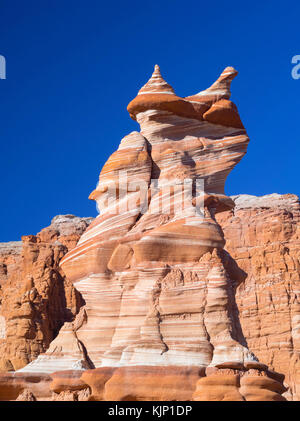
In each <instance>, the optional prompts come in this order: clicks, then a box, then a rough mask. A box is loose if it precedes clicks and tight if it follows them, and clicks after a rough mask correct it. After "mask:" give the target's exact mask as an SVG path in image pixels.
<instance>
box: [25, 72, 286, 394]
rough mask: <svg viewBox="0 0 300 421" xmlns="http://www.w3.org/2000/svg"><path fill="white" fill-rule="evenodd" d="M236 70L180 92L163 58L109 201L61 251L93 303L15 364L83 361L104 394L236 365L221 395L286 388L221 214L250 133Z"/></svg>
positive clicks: (133, 109) (223, 379)
mask: <svg viewBox="0 0 300 421" xmlns="http://www.w3.org/2000/svg"><path fill="white" fill-rule="evenodd" d="M236 74H237V72H236V71H235V70H234V69H233V68H231V67H228V68H226V69H225V70H224V71H223V73H222V74H221V76H220V77H219V78H218V80H217V81H216V82H215V83H214V84H213V85H212V86H211V87H210V88H208V89H206V90H205V91H202V92H199V93H198V94H196V95H191V96H189V97H187V98H181V97H179V96H177V95H176V94H175V92H174V90H173V88H172V87H171V86H170V85H169V84H168V83H167V82H166V81H165V80H164V79H163V78H162V76H161V74H160V70H159V67H158V66H155V70H154V73H153V75H152V77H151V78H150V80H149V81H148V82H147V83H146V85H145V86H144V87H143V88H142V89H141V90H140V91H139V93H138V95H137V97H136V98H135V99H133V100H132V101H131V102H130V104H129V105H128V111H129V113H130V116H131V117H132V118H133V119H134V120H136V121H137V122H138V123H139V125H140V128H141V130H140V132H132V133H130V134H129V135H128V136H126V137H125V138H124V139H123V140H122V141H121V143H120V146H119V148H118V150H117V151H116V152H115V153H114V154H113V155H112V156H111V157H110V158H109V159H108V161H107V162H106V164H105V165H104V167H103V169H102V171H101V174H100V178H99V183H98V186H97V188H96V190H94V191H93V192H92V194H91V195H90V198H91V199H94V200H96V201H97V204H98V207H99V209H100V211H101V214H100V215H99V216H98V217H97V218H96V219H95V220H94V221H93V222H92V223H91V225H90V226H89V228H88V229H87V230H86V231H85V233H84V234H83V235H82V236H81V238H80V240H79V242H78V244H77V246H76V247H75V248H74V249H73V250H71V251H70V252H68V253H67V254H66V255H65V256H64V258H63V259H62V261H61V263H60V264H61V267H62V269H63V271H64V273H66V275H67V279H68V280H70V281H72V282H73V284H74V286H75V288H76V289H77V290H78V291H79V292H80V293H81V294H82V296H83V298H84V300H85V303H86V304H85V308H82V310H81V311H80V312H79V314H78V315H77V316H76V319H75V321H74V322H73V323H65V325H64V326H63V327H62V329H61V330H60V332H59V334H58V336H57V337H56V338H55V340H54V341H52V343H51V345H50V348H49V349H48V351H47V352H46V353H45V354H41V355H39V357H38V358H37V359H36V360H35V361H33V362H32V363H31V364H29V365H28V366H26V367H25V368H23V369H22V370H21V372H25V373H26V372H27V373H28V372H29V373H30V372H31V373H34V372H44V373H51V372H53V371H57V370H64V371H63V372H62V374H61V375H60V374H59V372H57V373H56V374H55V376H54V384H56V386H53V387H55V388H56V387H58V386H57V384H62V385H63V384H66V380H65V379H66V377H67V378H69V377H70V378H71V379H72V378H73V379H74V384H75V385H77V386H78V375H74V374H72V373H73V372H74V369H78V370H80V371H81V370H84V372H83V374H82V376H81V380H82V381H83V382H84V385H82V384H81V386H80V387H82V388H83V389H85V388H88V389H87V390H88V391H89V393H91V395H90V398H89V399H96V400H102V399H105V400H112V399H113V400H128V399H131V400H132V399H133V400H135V399H136V400H152V399H156V400H162V399H169V400H178V399H192V398H193V399H195V400H201V399H203V396H202V395H203V394H202V392H201V390H202V389H201V388H203V387H202V386H201V385H203V382H204V383H205V382H210V384H212V385H213V384H214V385H216V387H217V388H218V389H220V388H222V387H223V386H224V385H225V384H227V379H228V375H229V376H231V377H232V376H233V377H234V378H235V380H234V381H235V383H234V384H235V388H236V390H235V392H234V393H232V394H230V393H229V394H228V395H227V394H226V393H225V394H224V393H223V394H222V393H219V395H218V396H217V398H218V399H220V400H238V399H241V400H282V399H284V398H283V397H282V396H281V394H282V393H283V392H284V390H285V388H284V387H283V386H282V377H280V376H278V375H275V374H272V373H271V372H269V371H268V368H267V366H266V365H264V364H262V363H260V362H259V361H258V359H257V358H256V356H255V355H254V354H253V353H252V352H251V351H250V350H249V348H248V346H247V342H246V340H245V337H244V335H243V332H242V329H241V325H240V320H239V315H238V310H237V306H236V302H235V290H236V288H237V286H238V285H239V284H241V283H242V282H243V281H244V279H245V276H246V275H245V273H244V272H243V271H242V270H241V269H240V268H239V267H238V265H237V264H236V262H235V261H234V260H233V258H232V257H231V256H230V255H229V253H228V252H226V251H225V250H224V245H225V239H224V234H223V231H222V229H221V227H220V225H219V224H218V222H217V220H216V215H217V214H219V213H222V212H224V211H230V210H231V209H232V208H233V207H234V202H233V200H232V199H230V198H229V197H227V196H226V195H225V194H224V183H225V180H226V177H227V175H228V174H229V172H230V171H231V170H232V169H233V168H234V166H235V165H236V164H237V163H238V162H239V161H240V160H241V158H242V157H243V156H244V154H245V153H246V149H247V145H248V142H249V138H248V136H247V133H246V131H245V129H244V127H243V125H242V123H241V120H240V117H239V115H238V112H237V108H236V106H235V105H234V104H233V103H232V102H231V101H230V84H231V81H232V80H233V78H234V77H235V76H236ZM199 179H200V180H203V184H202V185H201V186H200V188H198V187H199V186H198V184H197V180H199ZM152 180H155V182H154V183H153V181H152ZM187 181H189V183H192V184H191V185H190V186H191V187H190V188H189V189H186V190H185V191H184V193H183V186H185V185H186V182H187ZM183 197H184V201H183V200H182V199H183ZM114 199H115V200H114ZM88 368H90V369H88ZM95 368H96V369H95ZM87 369H88V370H87ZM211 369H214V370H216V372H212V371H211ZM66 370H67V371H68V372H69V374H66ZM226 370H229V374H228V372H227V371H226ZM189 373H190V375H191V377H190V378H189ZM191 373H193V374H191ZM216 374H217V379H216ZM68 376H69V377H68ZM276 376H277V377H276ZM261 378H263V379H261ZM158 379H160V386H158V381H157V380H158ZM205 379H206V380H205ZM249 379H250V380H249ZM230 381H231V380H230ZM128 382H129V383H128ZM70 383H72V380H70V379H69V380H68V382H67V384H68V386H67V388H68V387H69V388H70ZM182 384H186V385H187V386H186V389H184V391H182ZM77 386H76V387H77ZM253 386H254V390H253ZM74 387H75V386H74ZM249 387H250V389H249ZM251 387H252V389H251ZM55 390H56V391H58V392H60V393H68V390H63V389H59V388H58V389H55ZM55 390H54V392H55ZM183 392H185V394H184V393H183ZM206 396H207V399H209V400H215V399H216V394H215V393H214V392H212V393H211V394H208V395H206ZM237 396H238V399H237ZM77 397H78V396H77ZM62 398H63V396H62Z"/></svg>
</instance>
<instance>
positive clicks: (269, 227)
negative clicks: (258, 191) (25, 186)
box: [217, 194, 300, 400]
mask: <svg viewBox="0 0 300 421" xmlns="http://www.w3.org/2000/svg"><path fill="white" fill-rule="evenodd" d="M233 199H234V201H235V205H236V206H235V208H234V209H233V210H231V211H228V212H224V213H222V214H218V215H217V219H218V222H219V223H220V224H221V226H222V228H223V230H224V235H225V238H226V250H227V251H228V252H229V253H230V254H231V256H232V257H233V258H234V259H235V261H236V262H237V264H238V265H239V267H240V268H241V269H242V270H243V271H244V272H245V273H246V274H247V277H246V278H245V281H244V282H243V283H242V284H240V285H239V287H238V288H237V292H236V302H237V306H238V309H239V319H240V322H241V326H242V330H243V333H244V336H245V338H246V341H247V344H248V347H249V349H251V351H253V352H254V353H255V355H256V356H257V357H258V358H259V360H260V361H261V362H263V363H265V364H267V365H268V366H269V367H270V368H272V369H273V370H276V371H278V372H280V373H283V374H285V384H286V385H287V386H288V387H289V391H288V392H287V393H286V396H287V397H288V398H289V399H294V400H300V389H299V387H300V363H299V352H300V342H299V339H300V335H299V329H300V324H299V322H300V301H299V292H300V291H299V281H300V205H299V199H298V197H297V196H295V195H290V194H289V195H278V194H272V195H267V196H263V197H256V196H249V195H240V196H236V197H233Z"/></svg>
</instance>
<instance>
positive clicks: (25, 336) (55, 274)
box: [0, 215, 92, 370]
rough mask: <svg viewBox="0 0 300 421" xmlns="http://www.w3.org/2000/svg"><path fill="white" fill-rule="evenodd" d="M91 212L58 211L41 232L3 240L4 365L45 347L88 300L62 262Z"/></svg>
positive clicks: (0, 365)
mask: <svg viewBox="0 0 300 421" xmlns="http://www.w3.org/2000/svg"><path fill="white" fill-rule="evenodd" d="M91 219H92V218H78V217H75V216H73V215H59V216H57V217H55V218H54V219H53V220H52V222H51V225H50V226H49V227H47V228H45V229H43V230H42V231H41V232H40V233H39V234H37V235H36V236H35V235H29V236H23V237H22V242H16V243H3V244H0V259H1V264H0V265H1V267H2V268H5V269H4V270H3V271H2V275H1V276H0V285H1V289H0V294H1V295H0V354H1V356H0V370H17V369H20V368H22V367H23V366H25V365H26V364H28V363H29V362H30V361H32V360H34V359H35V358H36V357H37V356H38V355H39V354H40V353H41V352H44V351H46V349H47V348H48V347H49V344H50V343H51V341H52V340H53V339H54V337H55V336H56V335H57V333H58V331H59V329H60V328H61V326H62V325H63V323H64V322H65V321H70V322H71V321H72V320H73V319H74V316H75V314H77V313H78V311H79V308H80V307H81V306H82V305H83V303H84V301H83V299H82V297H81V296H80V294H79V293H78V291H76V290H75V289H74V287H73V285H72V284H71V283H70V282H69V281H67V280H66V278H65V275H64V274H63V272H62V271H61V269H60V268H59V262H60V260H61V259H62V257H63V256H64V255H65V254H66V253H67V252H68V251H69V250H71V249H72V248H74V247H75V245H76V243H77V241H78V239H79V238H80V236H81V234H82V233H83V232H84V231H85V229H86V228H87V226H88V225H89V223H90V222H91Z"/></svg>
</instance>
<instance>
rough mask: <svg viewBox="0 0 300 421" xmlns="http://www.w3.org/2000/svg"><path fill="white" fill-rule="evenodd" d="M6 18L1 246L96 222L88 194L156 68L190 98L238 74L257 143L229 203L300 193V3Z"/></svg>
mask: <svg viewBox="0 0 300 421" xmlns="http://www.w3.org/2000/svg"><path fill="white" fill-rule="evenodd" d="M0 14H1V26H0V54H1V55H4V56H5V57H6V60H7V79H6V80H0V91H1V101H0V109H1V155H0V186H1V208H0V220H1V225H0V241H10V240H18V239H20V237H21V235H23V234H35V233H37V232H38V231H39V230H40V229H41V228H43V227H45V226H47V225H49V223H50V220H51V218H52V217H53V216H55V215H57V214H65V213H73V214H76V215H78V216H90V215H92V216H95V215H96V208H95V204H94V202H90V201H89V200H88V195H89V193H90V192H91V191H92V190H93V189H94V188H95V185H96V183H97V180H98V175H99V171H100V169H101V167H102V165H103V164H104V162H105V161H106V159H107V158H108V156H109V155H110V154H111V153H112V152H113V151H114V150H115V149H116V148H117V147H118V144H119V142H120V140H121V139H122V137H123V136H125V135H126V134H128V133H129V132H130V131H132V130H136V129H137V127H138V126H137V124H136V123H135V122H134V121H132V120H131V119H130V117H129V115H128V113H127V111H126V106H127V104H128V102H129V101H130V100H131V99H132V98H133V97H134V96H135V95H136V93H137V91H138V89H139V88H140V87H141V86H142V85H143V84H144V83H145V82H146V81H147V80H148V78H149V77H150V75H151V73H152V70H153V66H154V64H156V63H157V64H159V65H160V67H161V70H162V74H163V76H164V77H165V79H166V80H167V81H168V82H169V83H170V84H171V85H172V86H173V87H174V89H175V91H176V93H178V95H180V96H186V95H190V94H193V93H196V92H198V91H200V90H201V89H204V88H206V87H208V86H209V85H210V84H211V83H212V82H213V81H214V80H215V79H216V77H217V76H218V75H219V73H220V72H221V71H222V70H223V68H224V67H226V66H234V67H235V68H236V69H237V70H238V71H239V75H238V77H237V78H236V79H235V81H234V82H233V85H232V92H233V95H232V99H233V101H235V102H236V104H237V105H238V107H239V111H240V115H241V118H242V120H243V122H244V124H245V126H246V128H247V131H248V134H249V136H250V139H251V143H250V145H249V148H248V153H247V155H246V156H245V157H244V159H243V160H242V161H241V163H240V164H239V165H238V166H237V167H236V168H235V169H234V171H233V172H232V173H231V175H230V176H229V177H228V180H227V185H226V192H227V194H238V193H248V194H255V195H263V194H268V193H273V192H277V193H295V194H298V195H299V194H300V189H299V169H298V167H299V152H300V146H299V143H300V139H299V138H300V130H299V108H300V107H299V103H300V79H299V80H293V79H292V77H291V69H292V64H291V59H292V57H293V56H294V55H296V54H300V34H299V16H300V5H299V1H288V0H287V1H284V2H281V1H280V2H279V1H257V0H252V1H234V0H231V1H199V0H195V1H190V0H185V1H182V0H161V1H157V0H152V1H146V0H144V1H141V0H139V1H135V0H131V1H128V2H127V1H108V2H104V1H100V0H98V1H94V0H84V1H83V0H72V1H67V0H51V1H50V0H43V1H38V0H35V1H33V0H28V1H22V0H19V1H16V0H9V1H1V2H0Z"/></svg>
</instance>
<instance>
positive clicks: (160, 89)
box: [138, 64, 175, 95]
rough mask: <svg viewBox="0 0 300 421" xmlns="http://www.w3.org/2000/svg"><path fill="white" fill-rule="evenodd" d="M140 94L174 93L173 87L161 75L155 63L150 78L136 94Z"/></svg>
mask: <svg viewBox="0 0 300 421" xmlns="http://www.w3.org/2000/svg"><path fill="white" fill-rule="evenodd" d="M141 94H173V95H174V94H175V92H174V89H173V88H172V86H171V85H169V84H168V83H167V82H166V81H165V80H164V79H163V77H162V75H161V73H160V68H159V66H158V65H157V64H156V65H155V67H154V72H153V74H152V76H151V78H150V79H149V80H148V82H147V83H146V85H144V86H143V87H142V88H141V89H140V90H139V93H138V95H141Z"/></svg>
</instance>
